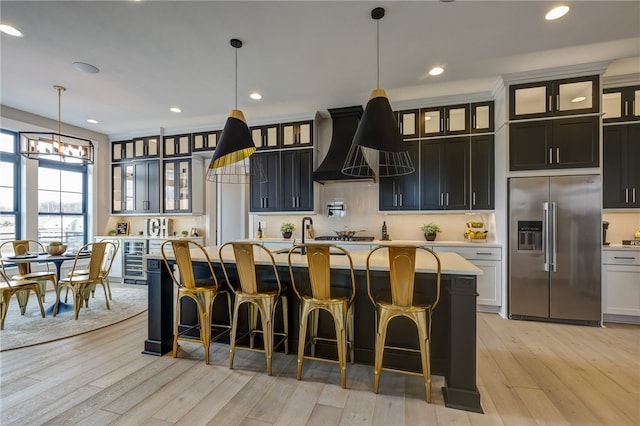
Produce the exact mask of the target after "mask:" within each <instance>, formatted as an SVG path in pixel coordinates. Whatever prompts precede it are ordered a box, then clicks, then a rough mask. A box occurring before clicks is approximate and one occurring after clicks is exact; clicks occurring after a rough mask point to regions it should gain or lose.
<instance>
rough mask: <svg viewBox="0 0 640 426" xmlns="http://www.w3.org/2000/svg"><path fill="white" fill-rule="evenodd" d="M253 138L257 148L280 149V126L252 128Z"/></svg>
mask: <svg viewBox="0 0 640 426" xmlns="http://www.w3.org/2000/svg"><path fill="white" fill-rule="evenodd" d="M251 138H252V139H253V144H254V145H255V146H256V148H258V149H260V148H267V149H268V148H278V146H280V125H279V124H270V125H266V126H256V127H252V128H251Z"/></svg>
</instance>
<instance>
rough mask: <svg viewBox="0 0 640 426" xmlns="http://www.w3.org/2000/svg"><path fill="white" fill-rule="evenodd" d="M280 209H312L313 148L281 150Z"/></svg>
mask: <svg viewBox="0 0 640 426" xmlns="http://www.w3.org/2000/svg"><path fill="white" fill-rule="evenodd" d="M280 162H281V170H282V173H281V178H282V185H281V186H282V192H281V193H282V197H281V199H280V203H281V210H282V211H312V210H313V149H292V150H283V151H282V152H281V156H280Z"/></svg>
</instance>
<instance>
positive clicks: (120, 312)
mask: <svg viewBox="0 0 640 426" xmlns="http://www.w3.org/2000/svg"><path fill="white" fill-rule="evenodd" d="M111 294H112V296H113V300H110V301H109V304H110V305H111V309H109V310H107V307H106V306H105V302H104V292H103V291H102V287H100V286H98V288H97V289H96V293H95V298H92V299H90V301H89V307H88V308H82V309H81V310H80V315H79V316H78V320H77V321H76V320H75V319H74V312H73V306H72V305H71V310H70V311H68V312H63V313H60V314H58V315H56V317H55V318H54V317H53V316H52V315H49V314H47V316H46V317H45V318H42V316H41V315H40V309H39V307H38V303H37V302H36V300H35V296H34V295H33V293H32V294H31V296H30V297H29V303H28V304H27V311H26V313H25V314H24V315H20V307H19V306H18V302H17V300H16V298H15V297H12V298H11V302H10V304H9V312H8V313H7V317H6V319H5V321H4V330H1V331H0V351H6V350H9V349H16V348H20V347H25V346H32V345H37V344H40V343H45V342H51V341H53V340H58V339H63V338H65V337H70V336H75V335H78V334H82V333H87V332H89V331H92V330H96V329H99V328H103V327H107V326H109V325H112V324H115V323H118V322H120V321H124V320H126V319H128V318H131V317H133V316H135V315H138V314H140V313H142V312H144V311H146V310H147V287H146V286H140V285H130V284H129V285H128V284H117V283H114V284H111ZM69 298H71V294H69ZM63 299H64V296H63ZM54 301H55V293H54V292H53V291H48V292H47V294H46V296H45V302H44V307H45V309H47V307H49V306H51V305H52V304H53V302H54Z"/></svg>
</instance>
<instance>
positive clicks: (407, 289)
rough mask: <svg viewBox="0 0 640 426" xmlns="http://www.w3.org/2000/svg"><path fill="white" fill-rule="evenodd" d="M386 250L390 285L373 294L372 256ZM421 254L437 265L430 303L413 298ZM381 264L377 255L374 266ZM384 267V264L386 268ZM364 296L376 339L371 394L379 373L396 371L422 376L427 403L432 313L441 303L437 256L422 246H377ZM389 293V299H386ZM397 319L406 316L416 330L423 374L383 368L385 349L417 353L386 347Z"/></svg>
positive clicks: (367, 268) (428, 397) (429, 379)
mask: <svg viewBox="0 0 640 426" xmlns="http://www.w3.org/2000/svg"><path fill="white" fill-rule="evenodd" d="M385 250H386V251H387V252H388V253H387V261H386V262H385V263H387V262H388V268H389V282H388V285H386V286H381V288H376V290H373V291H372V280H371V265H372V261H371V259H372V257H374V254H375V253H376V252H378V251H385ZM418 250H420V251H424V252H425V253H426V255H427V256H431V257H432V258H433V261H434V263H435V266H436V274H435V280H436V289H435V296H434V297H432V298H431V300H430V301H418V300H417V299H418V298H417V297H416V295H417V294H416V286H415V270H416V253H417V251H418ZM380 262H384V260H383V259H381V258H380V257H379V256H378V257H376V259H375V262H373V263H375V264H376V265H375V266H379V264H380ZM385 266H386V265H385ZM366 271H367V293H368V295H369V299H370V300H371V303H373V305H374V306H375V311H376V339H375V362H374V376H373V391H374V392H375V393H378V386H379V384H380V372H381V371H382V370H387V371H395V372H400V373H405V374H413V375H419V376H423V377H424V383H425V390H426V394H427V402H429V403H430V402H431V351H430V341H431V317H432V314H433V310H434V308H435V307H436V305H437V304H438V301H439V300H440V275H441V266H440V259H439V258H438V255H437V254H436V253H435V252H434V251H433V250H431V249H429V248H427V247H423V246H414V245H401V246H396V245H393V246H384V245H381V246H377V247H375V248H374V249H372V250H371V251H370V252H369V254H368V255H367V261H366ZM388 290H390V298H389V297H388V295H389V291H388ZM423 290H424V289H423ZM396 317H406V318H408V319H410V320H411V321H413V322H414V323H415V325H416V327H417V330H418V340H419V342H420V349H419V351H418V352H419V353H420V358H421V362H422V373H415V372H412V371H408V370H398V369H392V368H384V367H383V362H382V361H383V356H384V351H385V349H394V350H399V351H409V352H416V350H415V349H411V348H400V347H397V346H393V347H392V346H386V337H387V328H388V326H389V323H390V322H391V320H392V319H394V318H396Z"/></svg>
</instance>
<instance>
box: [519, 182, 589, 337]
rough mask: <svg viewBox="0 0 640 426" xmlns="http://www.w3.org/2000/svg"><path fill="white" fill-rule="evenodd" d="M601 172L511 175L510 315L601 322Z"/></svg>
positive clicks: (527, 317) (576, 321)
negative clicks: (543, 175)
mask: <svg viewBox="0 0 640 426" xmlns="http://www.w3.org/2000/svg"><path fill="white" fill-rule="evenodd" d="M601 191H602V183H601V180H600V176H598V175H581V176H551V177H522V178H511V179H510V180H509V318H514V319H538V320H549V321H557V322H574V323H584V324H589V325H600V322H601V318H602V314H601V275H600V268H601V266H600V257H601V250H602V213H601V208H600V205H601Z"/></svg>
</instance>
